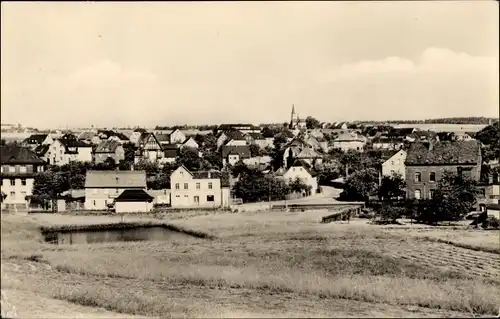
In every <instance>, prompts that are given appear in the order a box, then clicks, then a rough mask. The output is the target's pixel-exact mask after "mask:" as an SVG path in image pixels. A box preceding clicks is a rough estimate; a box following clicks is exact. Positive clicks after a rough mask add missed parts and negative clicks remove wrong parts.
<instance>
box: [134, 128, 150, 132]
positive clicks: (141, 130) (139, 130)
mask: <svg viewBox="0 0 500 319" xmlns="http://www.w3.org/2000/svg"><path fill="white" fill-rule="evenodd" d="M134 132H141V133H146V132H147V131H146V130H145V129H143V128H136V129H135V130H134Z"/></svg>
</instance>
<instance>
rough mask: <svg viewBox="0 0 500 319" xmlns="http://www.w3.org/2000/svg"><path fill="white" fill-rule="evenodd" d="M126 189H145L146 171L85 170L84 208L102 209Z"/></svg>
mask: <svg viewBox="0 0 500 319" xmlns="http://www.w3.org/2000/svg"><path fill="white" fill-rule="evenodd" d="M127 189H135V190H146V172H145V171H87V175H86V178H85V209H89V210H104V209H106V208H107V207H108V205H112V204H113V203H114V200H115V199H116V198H118V196H120V194H121V193H122V192H123V191H124V190H127Z"/></svg>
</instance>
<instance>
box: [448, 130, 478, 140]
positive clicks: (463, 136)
mask: <svg viewBox="0 0 500 319" xmlns="http://www.w3.org/2000/svg"><path fill="white" fill-rule="evenodd" d="M453 140H455V141H471V140H474V138H473V137H472V136H471V134H470V133H466V132H453Z"/></svg>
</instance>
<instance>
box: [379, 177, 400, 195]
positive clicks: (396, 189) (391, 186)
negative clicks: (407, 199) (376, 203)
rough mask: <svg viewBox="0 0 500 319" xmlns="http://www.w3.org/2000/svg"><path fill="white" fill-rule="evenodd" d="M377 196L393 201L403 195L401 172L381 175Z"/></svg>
mask: <svg viewBox="0 0 500 319" xmlns="http://www.w3.org/2000/svg"><path fill="white" fill-rule="evenodd" d="M378 196H379V198H380V199H381V200H387V201H393V200H398V199H400V198H404V196H405V181H404V180H403V177H402V176H401V174H396V173H394V174H393V175H392V176H384V177H382V183H381V185H380V188H379V191H378Z"/></svg>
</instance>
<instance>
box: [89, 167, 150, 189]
mask: <svg viewBox="0 0 500 319" xmlns="http://www.w3.org/2000/svg"><path fill="white" fill-rule="evenodd" d="M124 187H126V188H141V189H142V188H146V172H145V171H87V175H86V177H85V188H124Z"/></svg>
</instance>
